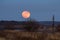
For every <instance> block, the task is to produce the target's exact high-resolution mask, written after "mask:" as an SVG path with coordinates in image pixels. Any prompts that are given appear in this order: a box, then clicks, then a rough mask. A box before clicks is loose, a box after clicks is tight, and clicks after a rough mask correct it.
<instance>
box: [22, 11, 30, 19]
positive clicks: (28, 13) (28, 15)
mask: <svg viewBox="0 0 60 40" xmlns="http://www.w3.org/2000/svg"><path fill="white" fill-rule="evenodd" d="M22 17H23V18H29V17H30V12H29V11H23V12H22Z"/></svg>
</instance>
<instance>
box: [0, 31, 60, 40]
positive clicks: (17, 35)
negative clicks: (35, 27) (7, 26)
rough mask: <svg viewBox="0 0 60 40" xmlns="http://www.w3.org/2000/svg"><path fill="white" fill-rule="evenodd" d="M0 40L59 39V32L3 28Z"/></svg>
mask: <svg viewBox="0 0 60 40" xmlns="http://www.w3.org/2000/svg"><path fill="white" fill-rule="evenodd" d="M0 40H60V33H59V32H55V33H47V32H23V31H19V30H3V31H0Z"/></svg>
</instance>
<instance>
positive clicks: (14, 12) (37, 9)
mask: <svg viewBox="0 0 60 40" xmlns="http://www.w3.org/2000/svg"><path fill="white" fill-rule="evenodd" d="M24 10H28V11H30V12H31V18H32V19H36V20H38V21H51V20H52V15H53V14H54V15H55V20H56V21H60V0H0V20H15V21H19V20H20V21H22V20H25V19H23V18H22V16H21V13H22V11H24Z"/></svg>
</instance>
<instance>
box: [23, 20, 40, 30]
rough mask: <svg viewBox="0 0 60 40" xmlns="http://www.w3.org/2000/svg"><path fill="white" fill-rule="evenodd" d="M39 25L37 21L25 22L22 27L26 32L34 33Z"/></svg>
mask: <svg viewBox="0 0 60 40" xmlns="http://www.w3.org/2000/svg"><path fill="white" fill-rule="evenodd" d="M39 26H40V24H39V23H38V22H37V21H31V20H30V21H27V22H26V23H25V25H24V29H26V31H36V30H37V29H38V28H39Z"/></svg>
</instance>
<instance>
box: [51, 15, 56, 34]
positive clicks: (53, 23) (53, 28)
mask: <svg viewBox="0 0 60 40" xmlns="http://www.w3.org/2000/svg"><path fill="white" fill-rule="evenodd" d="M52 31H53V33H54V31H55V16H54V15H53V17H52Z"/></svg>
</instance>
